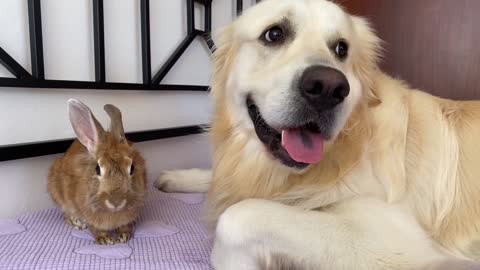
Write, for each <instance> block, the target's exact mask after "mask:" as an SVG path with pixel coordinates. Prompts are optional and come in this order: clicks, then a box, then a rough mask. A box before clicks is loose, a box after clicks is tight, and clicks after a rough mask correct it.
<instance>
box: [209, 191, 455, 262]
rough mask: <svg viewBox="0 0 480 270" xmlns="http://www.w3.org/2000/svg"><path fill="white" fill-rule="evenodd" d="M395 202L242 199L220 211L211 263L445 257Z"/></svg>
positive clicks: (358, 260)
mask: <svg viewBox="0 0 480 270" xmlns="http://www.w3.org/2000/svg"><path fill="white" fill-rule="evenodd" d="M397 208H399V207H396V208H395V207H393V206H389V205H387V204H385V203H383V202H381V201H379V200H373V199H356V200H352V201H349V202H345V203H342V204H339V205H338V206H335V207H330V208H328V209H326V210H321V211H309V210H303V209H300V208H297V207H291V206H286V205H282V204H279V203H276V202H271V201H265V200H257V199H251V200H246V201H243V202H240V203H238V204H236V205H233V206H232V207H230V208H228V209H227V210H226V211H225V212H224V213H223V214H222V216H221V217H220V219H219V222H218V224H217V230H216V240H215V244H214V248H213V252H212V264H213V266H214V267H215V269H217V270H227V269H228V270H237V269H238V270H240V269H252V270H258V269H260V266H259V257H265V256H264V254H272V255H275V254H286V255H287V256H288V257H289V258H287V260H285V261H287V262H296V263H295V265H299V267H300V266H301V265H304V266H305V267H304V268H298V269H322V270H330V269H332V270H333V269H335V270H339V269H346V270H349V269H356V270H362V269H365V270H367V269H368V270H374V269H422V268H424V267H426V266H428V265H431V263H432V262H437V261H441V260H443V259H446V258H448V257H447V255H444V253H443V251H441V249H440V248H439V247H437V246H436V245H435V244H434V243H433V242H432V241H430V240H429V239H428V237H427V236H426V234H425V233H424V232H423V231H422V230H421V228H420V226H418V225H417V223H416V222H415V221H414V220H413V218H411V216H410V215H408V214H405V213H403V212H402V210H399V209H397ZM259 255H260V256H259ZM277 267H278V266H277ZM279 269H283V268H281V267H280V268H279ZM294 269H297V268H294ZM262 270H263V269H262Z"/></svg>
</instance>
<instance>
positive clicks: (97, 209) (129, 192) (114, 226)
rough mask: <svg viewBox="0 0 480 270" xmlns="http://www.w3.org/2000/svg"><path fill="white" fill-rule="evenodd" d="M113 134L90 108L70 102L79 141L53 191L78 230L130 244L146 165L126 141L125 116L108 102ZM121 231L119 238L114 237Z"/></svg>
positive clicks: (60, 163) (55, 169) (56, 171)
mask: <svg viewBox="0 0 480 270" xmlns="http://www.w3.org/2000/svg"><path fill="white" fill-rule="evenodd" d="M104 109H105V111H106V112H107V113H108V115H109V116H110V119H111V127H110V132H106V131H104V129H103V128H102V126H101V125H100V123H99V122H98V121H97V119H95V117H94V116H93V114H92V112H91V111H90V109H89V108H88V107H87V106H85V105H84V104H83V103H81V102H80V101H77V100H74V99H70V100H69V101H68V111H69V115H70V122H71V124H72V127H73V129H74V131H75V133H76V135H77V137H78V139H77V140H75V141H74V142H73V144H72V145H71V146H70V148H69V149H68V151H67V152H66V153H65V155H64V156H63V157H62V158H60V159H57V160H56V161H55V163H54V164H53V166H52V167H51V169H50V174H49V177H48V191H49V193H50V195H51V196H52V198H53V200H54V201H55V202H56V203H57V204H59V205H60V206H61V207H62V209H63V212H64V215H65V220H66V222H67V223H69V224H71V225H72V226H74V227H75V228H77V229H84V228H86V227H87V226H88V228H89V229H90V231H91V232H92V233H93V234H94V236H95V239H96V242H97V243H98V244H106V245H111V244H114V243H115V242H122V243H123V242H127V241H128V240H129V239H130V238H131V236H132V230H133V228H132V227H133V223H134V221H135V219H136V218H137V216H138V214H139V212H140V210H141V209H142V208H143V205H144V198H145V188H146V171H145V161H144V159H143V158H142V156H141V155H140V153H139V152H138V151H136V150H135V149H134V148H132V146H131V143H129V142H128V141H127V139H126V138H125V134H124V131H123V124H122V115H121V112H120V110H119V109H118V108H116V107H115V106H113V105H110V104H107V105H105V106H104ZM113 231H115V232H116V235H117V239H115V238H114V235H113V233H112V232H113Z"/></svg>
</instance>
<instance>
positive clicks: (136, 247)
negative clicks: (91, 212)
mask: <svg viewBox="0 0 480 270" xmlns="http://www.w3.org/2000/svg"><path fill="white" fill-rule="evenodd" d="M203 199H204V195H203V194H166V193H162V192H160V191H157V190H150V191H149V192H148V195H147V201H146V206H145V210H144V211H143V213H142V214H141V216H140V219H139V222H138V224H137V228H136V231H135V234H134V237H133V239H131V240H130V241H129V242H128V243H127V244H116V245H113V246H102V245H96V244H95V241H94V239H93V236H92V235H91V234H90V232H89V231H88V230H83V231H78V230H75V229H73V228H72V227H70V226H69V225H67V224H65V222H64V221H63V215H62V213H61V212H60V210H58V209H49V210H45V211H40V212H35V213H29V214H25V215H21V216H19V217H17V219H16V220H15V219H14V220H12V219H5V220H1V219H0V269H48V270H53V269H72V270H73V269H179V270H182V269H192V270H197V269H198V270H206V269H211V267H210V264H209V254H210V250H211V244H212V242H211V239H210V238H209V236H208V234H207V231H206V229H205V227H204V225H203V224H202V223H201V222H200V220H199V217H198V215H199V211H200V208H201V204H202V202H203Z"/></svg>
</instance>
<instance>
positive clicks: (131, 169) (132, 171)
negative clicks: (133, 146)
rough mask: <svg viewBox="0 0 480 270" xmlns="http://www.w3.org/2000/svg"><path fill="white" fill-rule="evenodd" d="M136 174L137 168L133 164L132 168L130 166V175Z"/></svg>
mask: <svg viewBox="0 0 480 270" xmlns="http://www.w3.org/2000/svg"><path fill="white" fill-rule="evenodd" d="M134 172H135V166H134V165H133V164H132V166H130V175H133V173H134Z"/></svg>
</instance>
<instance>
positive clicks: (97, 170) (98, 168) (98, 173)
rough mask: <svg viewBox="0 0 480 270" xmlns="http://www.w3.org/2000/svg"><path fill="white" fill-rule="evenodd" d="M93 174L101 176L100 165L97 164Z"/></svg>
mask: <svg viewBox="0 0 480 270" xmlns="http://www.w3.org/2000/svg"><path fill="white" fill-rule="evenodd" d="M95 172H97V175H98V176H101V175H102V170H101V169H100V165H98V164H97V167H95Z"/></svg>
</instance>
